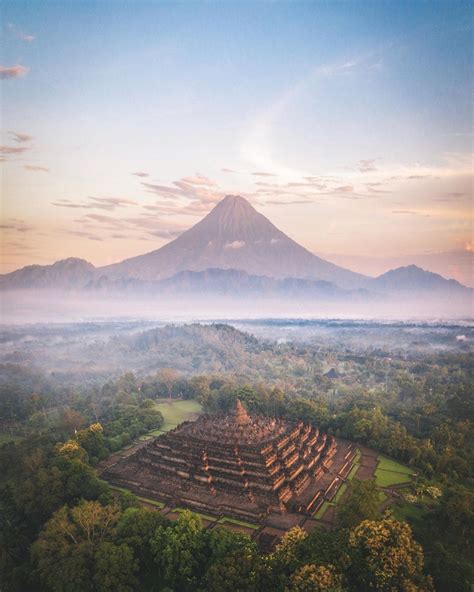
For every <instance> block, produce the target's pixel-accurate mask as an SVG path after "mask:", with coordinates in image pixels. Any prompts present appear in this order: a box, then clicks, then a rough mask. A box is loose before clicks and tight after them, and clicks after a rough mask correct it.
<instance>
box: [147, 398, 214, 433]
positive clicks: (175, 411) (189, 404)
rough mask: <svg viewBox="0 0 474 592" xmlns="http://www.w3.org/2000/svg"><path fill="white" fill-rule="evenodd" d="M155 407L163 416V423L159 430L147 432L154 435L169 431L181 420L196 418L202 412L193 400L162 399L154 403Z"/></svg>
mask: <svg viewBox="0 0 474 592" xmlns="http://www.w3.org/2000/svg"><path fill="white" fill-rule="evenodd" d="M156 408H157V409H158V410H159V411H161V413H162V414H163V418H164V420H165V421H164V423H163V425H162V426H161V428H160V429H159V430H153V431H151V432H149V433H150V434H152V435H154V436H158V435H159V434H161V433H163V432H169V430H172V429H173V428H175V427H176V426H177V425H179V424H180V423H182V422H183V421H189V420H193V419H196V417H197V416H198V415H199V414H201V413H202V407H201V405H200V404H199V403H198V402H197V401H195V400H193V399H189V400H184V401H174V400H170V401H167V400H164V399H162V400H161V401H160V402H159V403H157V404H156Z"/></svg>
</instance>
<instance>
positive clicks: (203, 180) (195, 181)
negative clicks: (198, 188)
mask: <svg viewBox="0 0 474 592" xmlns="http://www.w3.org/2000/svg"><path fill="white" fill-rule="evenodd" d="M182 181H183V182H184V183H188V184H190V185H206V186H207V187H211V186H215V185H216V183H215V182H214V181H211V179H209V178H208V177H205V176H204V175H200V174H199V173H196V174H195V175H194V176H191V177H183V179H182Z"/></svg>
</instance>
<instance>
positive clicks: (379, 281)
mask: <svg viewBox="0 0 474 592" xmlns="http://www.w3.org/2000/svg"><path fill="white" fill-rule="evenodd" d="M370 287H371V288H372V289H374V290H379V291H384V292H413V293H416V292H432V293H433V294H434V293H447V292H451V293H458V294H459V293H468V292H470V291H471V290H470V289H469V288H466V287H465V286H463V285H462V284H460V283H459V282H457V281H456V280H447V279H445V278H444V277H442V276H441V275H439V274H437V273H433V272H431V271H425V270H424V269H421V267H417V266H416V265H407V266H406V267H398V268H397V269H391V270H390V271H387V272H386V273H383V274H382V275H380V276H378V277H377V278H375V279H374V280H372V281H371V282H370Z"/></svg>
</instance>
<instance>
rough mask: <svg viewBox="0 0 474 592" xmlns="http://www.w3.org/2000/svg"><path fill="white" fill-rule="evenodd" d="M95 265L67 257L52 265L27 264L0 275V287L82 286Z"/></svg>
mask: <svg viewBox="0 0 474 592" xmlns="http://www.w3.org/2000/svg"><path fill="white" fill-rule="evenodd" d="M95 273H96V271H95V267H94V266H93V265H92V263H89V262H88V261H85V260H84V259H78V258H76V257H69V258H68V259H62V260H61V261H56V263H53V264H52V265H28V266H27V267H23V268H21V269H18V270H16V271H13V272H11V273H7V274H5V275H1V276H0V288H4V289H10V290H15V289H32V288H48V289H51V288H54V289H61V288H63V289H73V288H76V289H77V288H82V287H84V286H85V285H86V284H87V283H88V282H90V281H91V280H93V279H94V277H95Z"/></svg>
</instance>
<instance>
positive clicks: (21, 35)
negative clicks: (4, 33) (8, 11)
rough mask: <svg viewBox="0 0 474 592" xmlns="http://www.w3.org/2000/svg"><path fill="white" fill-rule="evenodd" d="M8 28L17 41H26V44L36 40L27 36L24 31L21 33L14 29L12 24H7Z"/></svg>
mask: <svg viewBox="0 0 474 592" xmlns="http://www.w3.org/2000/svg"><path fill="white" fill-rule="evenodd" d="M8 28H9V29H10V31H11V32H12V33H13V35H15V37H16V38H17V39H19V40H20V41H26V43H32V42H33V41H34V40H35V39H36V37H35V35H29V34H28V33H25V32H24V31H22V30H21V29H19V28H18V27H15V25H13V24H12V23H9V24H8Z"/></svg>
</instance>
